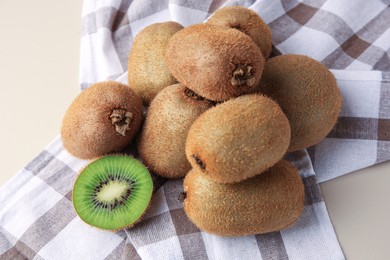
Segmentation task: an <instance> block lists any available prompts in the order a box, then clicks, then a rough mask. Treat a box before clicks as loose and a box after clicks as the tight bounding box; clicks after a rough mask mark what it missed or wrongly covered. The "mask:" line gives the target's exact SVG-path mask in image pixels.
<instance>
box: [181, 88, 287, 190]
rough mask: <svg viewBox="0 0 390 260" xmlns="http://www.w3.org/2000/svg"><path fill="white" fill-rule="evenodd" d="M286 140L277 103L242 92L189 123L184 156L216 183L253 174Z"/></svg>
mask: <svg viewBox="0 0 390 260" xmlns="http://www.w3.org/2000/svg"><path fill="white" fill-rule="evenodd" d="M289 143H290V125H289V122H288V120H287V117H286V116H285V115H284V113H283V112H282V110H281V109H280V107H279V105H278V104H276V103H275V102H274V101H272V100H271V99H269V98H267V97H265V96H262V95H258V94H250V95H243V96H240V97H237V98H234V99H231V100H228V101H226V102H224V103H222V104H220V105H217V106H216V107H213V108H210V109H209V110H207V111H206V112H204V113H203V114H202V115H201V116H200V117H199V118H198V119H197V120H195V122H194V123H193V125H192V126H191V128H190V130H189V132H188V137H187V142H186V155H187V159H188V161H189V162H190V164H191V166H192V167H193V168H196V169H197V170H198V171H199V172H201V173H202V174H204V175H207V177H209V178H211V179H213V180H214V181H216V182H220V183H232V182H239V181H242V180H244V179H247V178H250V177H253V176H254V175H257V174H259V173H261V172H263V171H265V170H266V169H267V168H269V167H271V166H272V165H274V164H275V163H276V162H278V161H279V160H280V159H281V158H282V157H283V155H284V154H285V152H286V150H287V147H288V145H289Z"/></svg>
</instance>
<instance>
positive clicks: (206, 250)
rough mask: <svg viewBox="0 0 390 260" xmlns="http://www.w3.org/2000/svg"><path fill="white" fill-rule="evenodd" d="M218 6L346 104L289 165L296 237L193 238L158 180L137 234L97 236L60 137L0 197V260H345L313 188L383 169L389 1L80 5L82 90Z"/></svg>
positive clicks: (291, 233) (389, 133)
mask: <svg viewBox="0 0 390 260" xmlns="http://www.w3.org/2000/svg"><path fill="white" fill-rule="evenodd" d="M221 5H244V6H247V7H249V8H251V9H253V10H254V11H256V12H257V13H259V14H260V15H261V16H262V17H263V18H264V20H265V21H266V22H267V23H268V24H269V25H270V27H271V29H272V32H273V43H274V47H275V49H274V53H278V52H279V53H299V54H305V55H308V56H311V57H313V58H315V59H317V60H319V61H321V62H322V63H323V64H325V65H326V66H328V67H329V68H330V69H332V72H333V73H334V75H335V76H336V78H337V80H338V84H339V87H340V89H341V92H342V95H343V99H344V103H343V108H342V112H341V117H340V119H339V122H338V124H337V125H336V127H335V128H334V130H333V131H332V132H331V133H330V134H329V136H328V137H327V138H326V139H325V140H324V141H322V142H321V143H320V144H318V145H316V146H314V147H311V148H309V149H308V150H307V151H306V150H302V151H298V152H295V153H292V154H289V155H288V156H287V159H289V160H290V161H292V162H293V163H294V164H295V165H296V166H297V168H298V169H299V170H300V173H301V175H302V178H303V180H304V184H305V188H306V194H305V195H306V196H305V209H304V211H303V214H302V216H301V217H300V218H299V220H298V222H297V223H296V225H295V226H293V227H291V228H288V229H285V230H282V231H280V232H273V233H269V234H265V235H255V236H246V237H237V238H221V237H218V236H214V235H210V234H207V233H205V232H201V231H200V230H198V229H197V228H196V227H195V226H194V225H193V224H191V222H190V221H189V220H188V218H187V217H186V215H185V213H184V211H183V205H182V203H181V202H180V201H179V200H178V196H179V195H180V193H181V192H182V180H169V181H167V180H163V179H161V178H157V177H155V178H154V181H155V187H156V192H155V194H154V195H153V199H152V205H151V206H150V208H149V210H148V212H147V214H146V216H145V217H144V218H143V220H142V221H141V222H140V223H138V224H137V225H136V226H135V227H134V228H132V229H128V230H123V231H119V232H116V233H112V232H108V231H101V230H97V229H95V228H92V227H89V226H88V225H86V224H84V223H83V222H82V221H81V220H80V219H79V218H78V217H77V215H76V213H75V211H74V210H73V207H72V203H71V190H72V185H73V183H74V180H75V179H76V176H77V172H78V171H79V170H80V169H81V168H82V167H84V166H85V165H86V164H87V163H88V162H87V161H83V160H79V159H77V158H75V157H73V156H71V155H70V154H68V153H67V152H66V151H65V150H64V148H63V146H62V143H61V139H60V136H58V137H57V138H56V139H55V140H54V141H53V142H52V143H51V144H49V145H48V146H47V147H46V148H45V149H44V150H43V151H42V152H41V153H40V154H39V155H38V156H37V157H36V158H35V159H34V160H32V161H31V162H30V163H29V164H28V165H27V166H26V167H25V168H24V169H22V170H21V171H20V172H19V173H18V174H17V175H16V176H15V177H14V178H13V179H12V180H10V181H9V182H8V183H7V184H5V185H4V186H3V187H2V188H1V189H0V258H1V259H24V258H27V259H121V258H123V259H139V258H142V259H343V258H344V256H343V254H342V251H341V249H340V246H339V244H338V241H337V238H336V235H335V233H334V230H333V227H332V225H331V222H330V220H329V217H328V214H327V211H326V207H325V204H324V202H323V199H322V195H321V192H320V189H319V186H318V182H321V181H326V180H329V179H332V178H335V177H337V176H340V175H343V174H346V173H349V172H352V171H354V170H357V169H361V168H364V167H367V166H370V165H373V164H376V163H379V162H382V161H386V160H389V159H390V107H389V106H390V73H389V72H388V71H389V69H390V58H389V55H390V8H389V5H390V1H388V0H382V1H380V0H370V1H366V0H353V1H352V0H327V1H326V0H308V1H298V0H257V1H250V0H247V1H245V0H242V1H226V2H225V1H224V0H214V1H188V0H170V1H167V0H134V1H129V0H127V1H126V0H123V1H120V0H99V1H94V0H85V1H84V7H83V25H84V27H83V34H82V38H81V74H80V82H81V87H82V89H85V88H87V87H88V86H89V85H91V84H92V83H94V82H97V81H102V80H105V79H115V80H118V81H121V82H125V83H126V80H127V75H126V70H127V56H128V53H129V50H130V46H131V43H132V40H133V38H134V36H135V35H136V34H137V33H138V32H139V31H140V30H141V29H142V28H144V27H145V26H147V25H149V24H151V23H154V22H161V21H167V20H174V21H177V22H179V23H181V24H183V25H184V26H188V25H190V24H194V23H199V22H203V21H204V20H205V19H207V17H208V16H209V15H210V14H211V13H213V12H214V11H215V10H216V9H217V8H219V7H220V6H221ZM131 148H132V147H130V149H129V152H130V153H133V154H134V156H137V155H136V154H135V152H134V149H131ZM309 155H310V156H309Z"/></svg>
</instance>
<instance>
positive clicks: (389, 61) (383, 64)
mask: <svg viewBox="0 0 390 260" xmlns="http://www.w3.org/2000/svg"><path fill="white" fill-rule="evenodd" d="M373 69H375V70H382V71H390V56H389V54H388V53H384V54H383V56H382V58H380V59H379V60H378V62H377V63H375V65H374V68H373Z"/></svg>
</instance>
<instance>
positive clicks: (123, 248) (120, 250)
mask: <svg viewBox="0 0 390 260" xmlns="http://www.w3.org/2000/svg"><path fill="white" fill-rule="evenodd" d="M117 259H132V260H138V259H141V257H140V256H139V255H138V253H137V250H135V248H134V247H133V245H132V244H130V243H128V242H127V239H124V240H123V241H122V242H121V243H120V244H119V245H118V246H117V247H116V248H115V249H114V250H113V251H112V252H111V253H110V254H109V255H108V256H107V257H106V258H105V260H117Z"/></svg>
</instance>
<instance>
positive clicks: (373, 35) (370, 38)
mask: <svg viewBox="0 0 390 260" xmlns="http://www.w3.org/2000/svg"><path fill="white" fill-rule="evenodd" d="M389 22H390V8H389V7H388V8H385V9H383V10H382V11H381V12H380V13H379V14H377V15H376V16H375V17H374V18H373V19H372V20H371V21H370V22H369V23H367V24H366V25H364V26H363V28H362V29H360V30H359V32H358V33H357V34H358V35H359V37H360V38H362V39H363V40H365V41H367V42H371V43H374V42H375V41H376V40H377V39H379V38H380V37H381V36H382V35H383V33H384V32H385V31H386V30H388V29H389V28H388V26H387V24H388V23H389Z"/></svg>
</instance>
